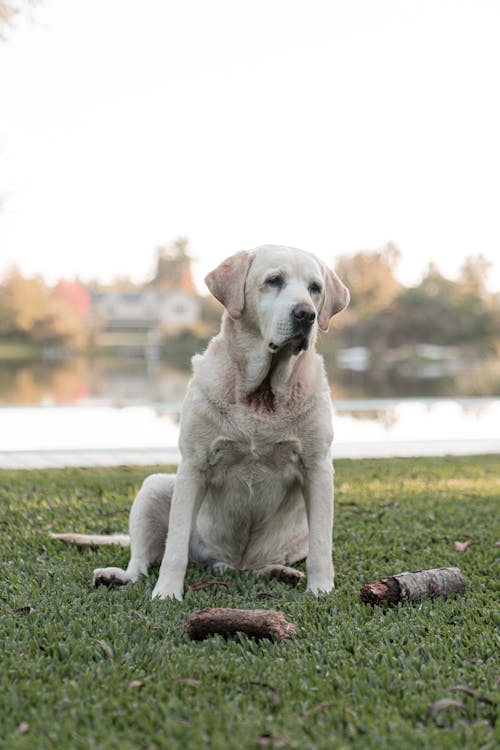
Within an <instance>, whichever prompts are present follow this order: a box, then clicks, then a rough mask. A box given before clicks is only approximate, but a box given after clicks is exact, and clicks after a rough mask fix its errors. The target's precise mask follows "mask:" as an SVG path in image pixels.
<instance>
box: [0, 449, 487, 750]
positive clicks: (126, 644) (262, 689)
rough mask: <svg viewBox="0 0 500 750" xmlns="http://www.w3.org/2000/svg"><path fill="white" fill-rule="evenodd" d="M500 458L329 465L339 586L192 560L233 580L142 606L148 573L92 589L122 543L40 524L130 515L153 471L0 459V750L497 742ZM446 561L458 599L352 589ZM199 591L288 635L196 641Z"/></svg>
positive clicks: (203, 573)
mask: <svg viewBox="0 0 500 750" xmlns="http://www.w3.org/2000/svg"><path fill="white" fill-rule="evenodd" d="M499 464H500V462H499V460H498V456H496V457H495V456H490V457H473V458H449V459H412V460H409V459H394V460H376V461H375V460H365V461H338V462H337V464H336V522H335V543H334V561H335V566H336V586H337V588H336V591H335V593H333V594H332V595H328V596H323V597H321V598H318V599H316V598H315V597H313V596H312V595H310V594H305V593H304V589H303V587H302V588H301V589H292V588H288V587H287V585H286V584H284V583H281V582H279V581H265V580H259V579H256V578H253V577H252V576H251V575H246V574H240V573H234V572H226V573H224V574H221V575H219V576H217V575H214V574H213V573H212V572H211V571H207V570H203V569H199V568H195V567H193V566H190V567H189V569H188V575H187V585H190V584H192V583H195V582H199V581H203V580H206V579H213V578H217V577H218V578H220V580H224V581H226V582H227V583H228V584H229V585H228V586H227V587H224V586H212V587H210V588H206V589H201V590H197V591H192V592H190V593H188V594H187V595H186V597H185V599H184V602H182V603H179V602H158V601H155V602H152V601H151V599H150V596H151V591H152V587H153V584H154V580H155V578H156V571H153V573H152V575H151V576H150V579H149V580H148V579H143V580H142V581H141V582H140V583H139V584H137V585H136V586H131V587H124V588H119V589H115V590H113V591H108V590H106V589H104V588H99V589H97V590H93V589H92V588H91V586H90V579H91V574H92V570H93V568H94V567H98V566H99V567H100V566H106V565H123V566H124V565H126V562H127V559H128V553H127V550H124V549H111V548H101V549H99V550H90V549H80V548H78V547H70V546H65V545H63V544H61V543H57V542H53V541H51V540H50V539H48V536H47V534H48V530H49V529H54V530H58V531H70V530H75V531H90V530H92V531H100V532H109V531H121V530H125V529H126V526H127V516H128V510H129V507H130V503H131V502H132V499H133V497H134V494H135V492H136V490H137V489H138V487H139V485H140V483H141V481H142V479H143V478H144V476H145V475H146V474H147V473H149V472H150V470H148V469H144V468H142V467H141V468H140V469H136V468H124V467H122V468H117V469H67V470H57V471H56V470H46V471H1V472H0V513H1V515H0V524H1V526H0V529H1V540H2V541H1V584H2V585H1V591H0V612H1V626H0V627H1V631H0V642H1V648H2V657H1V663H2V667H1V669H0V681H1V684H0V720H1V727H2V728H1V737H0V746H1V747H5V748H9V750H10V748H12V749H13V750H15V749H17V748H30V750H31V749H32V748H36V749H38V748H40V749H45V748H64V749H65V748H70V749H71V750H73V749H75V750H77V749H78V748H120V750H128V749H130V750H132V749H133V750H138V749H139V748H173V749H174V748H182V749H183V750H190V748H196V749H197V750H198V749H199V748H203V747H210V748H259V747H269V748H280V747H290V748H300V749H302V748H311V749H312V748H318V749H321V748H325V749H326V748H334V749H335V750H337V749H340V748H362V749H363V750H365V749H369V748H391V749H393V750H400V749H401V748H438V749H439V750H446V749H447V748H449V749H450V750H456V749H457V748H494V747H498V744H497V743H498V742H499V740H500V736H499V728H500V722H498V723H497V724H496V723H495V722H496V718H497V712H498V705H499V701H500V682H499V681H500V667H499V663H498V645H499V643H498V633H499V631H498V624H499V614H498V599H497V600H496V601H497V605H495V596H497V595H498V567H497V568H496V569H495V558H497V559H498V552H499V550H498V548H496V546H495V545H496V542H497V540H498V539H499V538H500V531H499V526H498V517H499V508H500V502H499V501H500V479H499V471H498V468H499ZM467 540H470V541H471V542H472V543H471V545H470V547H469V548H468V549H467V551H465V552H459V551H456V550H455V549H454V546H453V541H461V542H464V541H467ZM444 565H458V566H459V567H460V568H461V569H462V572H463V573H464V575H465V577H466V580H467V590H466V593H465V595H463V596H458V595H453V596H450V597H448V598H447V599H444V598H439V599H435V600H427V601H424V602H422V603H419V604H405V605H398V606H397V607H394V608H390V609H387V608H371V607H369V606H367V605H362V604H361V603H360V601H359V590H360V588H361V585H362V583H363V582H365V581H369V580H373V579H375V578H378V577H381V576H385V575H391V574H396V573H400V572H402V571H404V570H418V569H420V568H429V567H439V566H444ZM495 589H496V591H495ZM206 606H229V607H231V606H234V607H250V608H253V607H264V608H274V609H279V610H282V611H283V612H284V613H285V615H286V617H287V619H288V620H290V621H291V622H294V623H295V624H296V625H297V626H298V635H297V636H296V637H295V638H294V639H292V640H290V641H285V642H281V643H274V642H270V641H260V642H255V641H252V640H250V639H248V638H246V637H245V636H242V635H241V636H236V637H235V638H232V639H230V640H227V641H225V640H224V639H223V638H222V637H220V636H216V637H213V638H210V639H209V640H206V641H203V642H198V643H197V642H191V641H190V640H189V639H188V637H187V635H186V634H185V633H184V632H183V631H182V629H181V623H182V621H183V619H184V618H185V617H186V615H187V614H188V613H189V612H191V611H193V610H195V609H200V608H202V607H206ZM495 658H497V662H496V664H495ZM457 685H459V686H460V685H461V686H468V687H469V688H471V690H468V692H464V691H463V690H459V691H454V690H453V688H454V687H455V686H457ZM439 699H446V702H444V703H438V704H436V703H435V702H436V701H438V700H439ZM450 700H451V701H453V703H450V702H449V701H450ZM457 704H458V705H457ZM431 707H433V708H431Z"/></svg>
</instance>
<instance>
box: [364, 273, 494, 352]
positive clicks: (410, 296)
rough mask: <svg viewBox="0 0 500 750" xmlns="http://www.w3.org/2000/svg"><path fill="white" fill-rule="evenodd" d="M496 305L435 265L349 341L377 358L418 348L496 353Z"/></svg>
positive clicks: (367, 319) (491, 297)
mask: <svg viewBox="0 0 500 750" xmlns="http://www.w3.org/2000/svg"><path fill="white" fill-rule="evenodd" d="M481 290H482V287H481ZM494 299H495V298H494V296H492V295H490V296H489V297H488V298H487V299H485V298H483V296H482V295H480V294H478V293H477V291H474V290H473V291H471V290H469V288H467V287H466V286H464V284H463V283H461V282H455V281H452V280H450V279H447V278H446V277H445V276H443V275H442V274H441V273H440V271H439V269H438V268H437V266H436V265H435V264H433V263H431V264H429V266H428V268H427V271H426V273H425V274H424V277H423V278H422V281H421V282H420V284H419V285H418V286H415V287H409V288H402V289H401V290H400V292H399V294H398V295H397V296H396V297H395V298H394V299H393V301H392V303H391V304H390V305H389V306H388V307H387V309H385V310H380V311H379V312H378V313H377V314H375V315H373V316H372V317H370V318H366V319H364V320H362V321H360V322H359V325H358V326H356V328H355V330H354V329H353V331H352V332H351V335H352V336H353V337H355V338H356V340H357V341H359V343H363V344H364V345H365V346H369V347H370V349H372V350H375V349H376V350H377V351H379V352H383V351H386V350H387V349H390V348H397V347H401V346H406V345H414V344H418V343H429V344H437V345H441V346H460V345H464V346H469V347H472V348H474V349H476V350H478V351H479V350H482V351H493V350H494V349H495V346H496V344H495V342H496V341H497V340H498V327H497V324H498V314H499V307H498V300H497V302H496V303H495V302H494Z"/></svg>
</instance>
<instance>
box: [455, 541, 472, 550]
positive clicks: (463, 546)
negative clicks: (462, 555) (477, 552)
mask: <svg viewBox="0 0 500 750" xmlns="http://www.w3.org/2000/svg"><path fill="white" fill-rule="evenodd" d="M471 544H472V542H471V541H470V540H469V541H467V542H453V549H454V550H455V552H467V550H468V549H469V547H470V546H471Z"/></svg>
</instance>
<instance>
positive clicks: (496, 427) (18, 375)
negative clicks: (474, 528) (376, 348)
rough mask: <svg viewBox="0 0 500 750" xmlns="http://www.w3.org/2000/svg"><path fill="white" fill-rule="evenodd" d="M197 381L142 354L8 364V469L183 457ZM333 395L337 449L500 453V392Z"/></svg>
mask: <svg viewBox="0 0 500 750" xmlns="http://www.w3.org/2000/svg"><path fill="white" fill-rule="evenodd" d="M188 381H189V371H188V370H187V369H184V370H181V369H179V368H175V367H169V366H165V365H159V364H158V363H144V362H137V361H133V362H132V363H128V364H126V366H123V364H122V367H118V366H117V363H116V361H111V362H106V361H104V362H99V363H98V364H97V365H94V367H89V365H88V363H82V362H78V361H76V362H75V361H73V362H71V363H69V364H68V363H66V364H65V365H64V366H61V365H58V366H53V367H49V368H48V369H47V367H43V366H41V364H40V363H38V364H36V363H35V364H34V365H26V364H22V365H20V366H19V367H17V368H12V366H11V368H10V370H8V368H4V367H2V368H0V428H1V429H0V454H1V456H0V467H1V466H4V467H5V466H24V465H27V466H28V465H29V466H50V465H61V464H63V465H64V464H74V465H84V464H95V463H101V464H106V463H107V464H116V463H118V464H119V463H131V462H133V463H138V464H147V463H155V462H159V463H163V462H165V461H176V460H177V459H178V453H177V440H178V430H179V409H180V403H181V401H182V398H183V397H184V393H185V390H186V387H187V384H188ZM342 390H343V391H344V392H345V390H346V389H345V388H343V389H342ZM2 402H3V403H2ZM333 403H334V432H335V441H334V455H335V456H337V457H353V458H354V457H375V456H390V455H393V456H412V455H444V454H447V453H450V454H453V453H459V454H460V453H461V454H472V453H500V398H494V397H492V398H487V397H483V398H464V397H461V398H449V397H447V398H443V397H440V396H436V397H433V398H429V397H427V396H426V397H418V398H415V397H414V398H393V399H387V398H384V399H381V398H353V397H350V398H335V394H334V397H333Z"/></svg>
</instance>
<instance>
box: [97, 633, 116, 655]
mask: <svg viewBox="0 0 500 750" xmlns="http://www.w3.org/2000/svg"><path fill="white" fill-rule="evenodd" d="M96 642H97V643H98V644H99V646H100V647H101V648H102V650H103V651H104V652H105V653H106V655H107V656H109V658H110V659H112V658H113V656H114V655H115V652H114V651H113V648H112V646H110V645H109V643H106V641H102V640H99V639H98V638H96Z"/></svg>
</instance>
